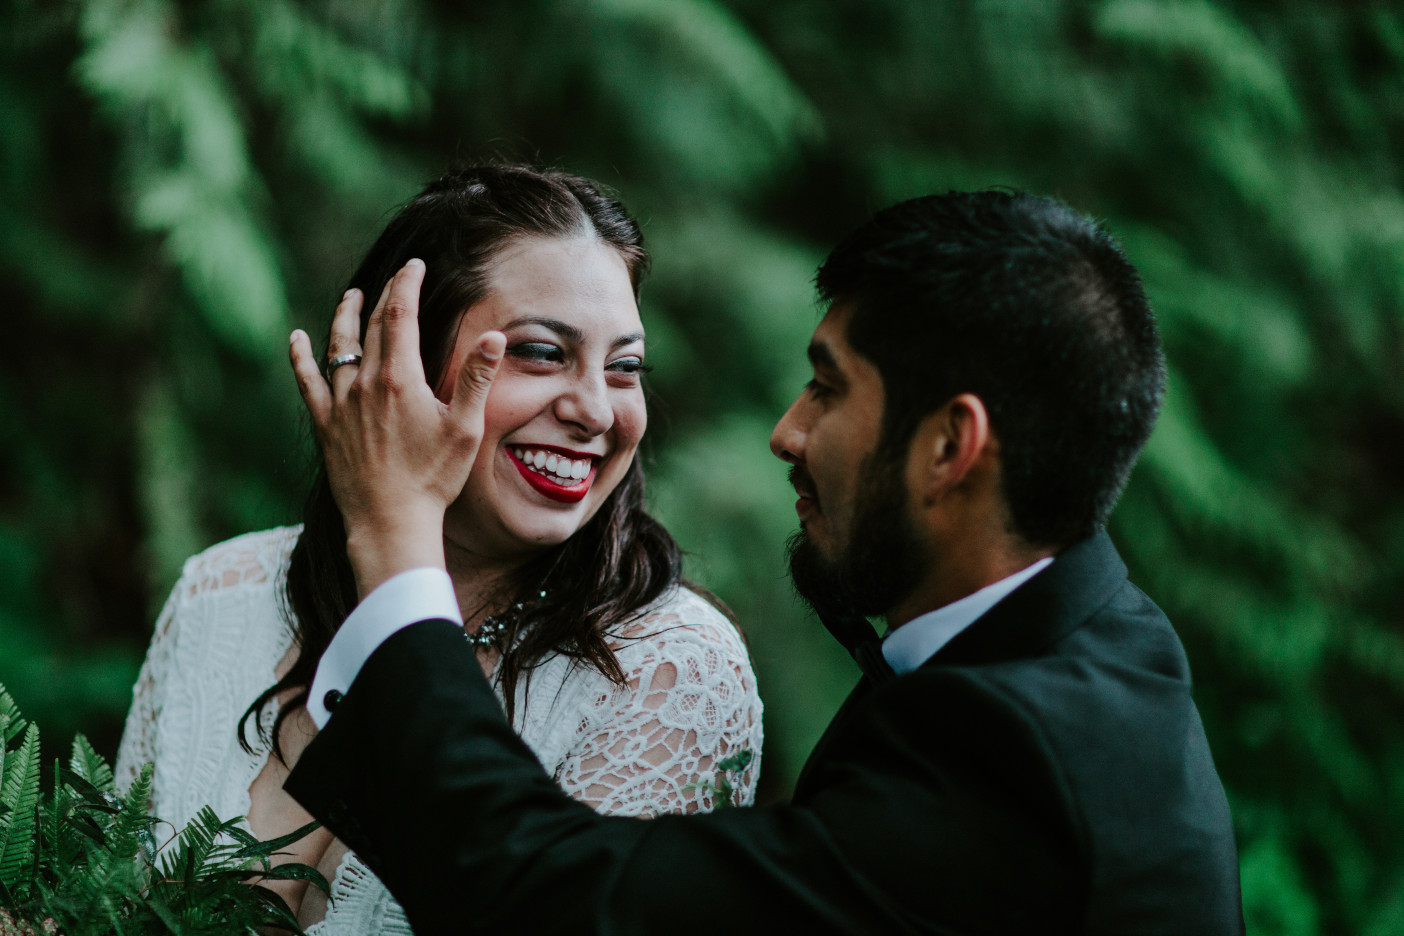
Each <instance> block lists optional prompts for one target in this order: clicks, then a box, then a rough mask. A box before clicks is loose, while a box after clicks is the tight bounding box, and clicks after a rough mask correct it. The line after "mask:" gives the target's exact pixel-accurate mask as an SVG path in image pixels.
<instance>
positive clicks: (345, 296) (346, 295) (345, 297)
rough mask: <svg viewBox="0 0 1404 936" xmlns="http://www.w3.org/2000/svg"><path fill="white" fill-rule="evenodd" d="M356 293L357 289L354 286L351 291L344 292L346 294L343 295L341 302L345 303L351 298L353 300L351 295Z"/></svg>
mask: <svg viewBox="0 0 1404 936" xmlns="http://www.w3.org/2000/svg"><path fill="white" fill-rule="evenodd" d="M355 291H356V287H354V286H353V287H351V288H350V289H348V290H346V292H344V293H342V294H341V301H342V302H345V301H346V300H347V299H350V298H351V294H352V293H354V292H355Z"/></svg>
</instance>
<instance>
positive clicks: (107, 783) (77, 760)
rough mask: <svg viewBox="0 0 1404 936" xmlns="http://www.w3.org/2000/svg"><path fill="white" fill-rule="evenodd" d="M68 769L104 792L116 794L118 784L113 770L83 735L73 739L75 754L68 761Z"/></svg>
mask: <svg viewBox="0 0 1404 936" xmlns="http://www.w3.org/2000/svg"><path fill="white" fill-rule="evenodd" d="M68 767H69V769H70V770H72V771H73V772H74V773H75V774H77V775H78V776H80V777H82V778H83V779H84V780H86V781H88V782H89V783H91V784H92V785H93V786H95V787H97V788H98V789H99V790H101V791H102V792H104V793H114V792H116V789H117V782H116V781H115V780H114V779H113V777H112V768H111V767H109V766H108V765H107V761H105V760H103V758H102V755H101V754H99V753H98V752H97V751H95V750H93V746H92V744H90V743H89V742H88V739H87V738H85V737H83V735H81V734H79V735H75V736H74V737H73V754H72V756H71V757H70V758H69V760H68Z"/></svg>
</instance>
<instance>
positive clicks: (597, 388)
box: [556, 376, 614, 436]
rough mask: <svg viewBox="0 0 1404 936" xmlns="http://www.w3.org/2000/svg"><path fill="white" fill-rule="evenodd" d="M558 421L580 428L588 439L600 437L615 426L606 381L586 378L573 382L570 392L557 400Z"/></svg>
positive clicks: (600, 378)
mask: <svg viewBox="0 0 1404 936" xmlns="http://www.w3.org/2000/svg"><path fill="white" fill-rule="evenodd" d="M556 417H557V418H558V419H560V420H561V421H562V422H566V423H571V424H572V425H576V426H579V427H580V428H581V429H582V430H583V431H584V433H585V434H586V435H589V436H597V435H600V434H602V433H605V432H608V431H609V429H610V427H611V426H613V425H614V408H613V407H612V406H610V404H609V393H608V388H607V387H606V386H605V383H604V377H603V376H600V377H599V378H598V379H594V378H590V377H584V376H582V377H581V378H580V379H578V380H575V381H573V382H572V384H571V387H570V390H569V391H568V392H566V393H563V394H562V395H561V396H559V397H557V398H556Z"/></svg>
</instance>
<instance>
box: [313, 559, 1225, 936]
mask: <svg viewBox="0 0 1404 936" xmlns="http://www.w3.org/2000/svg"><path fill="white" fill-rule="evenodd" d="M287 789H288V790H289V791H290V792H291V793H292V795H293V796H294V797H296V798H297V800H298V801H299V802H301V803H302V804H303V805H304V806H306V807H307V809H308V810H310V811H311V812H312V814H313V815H315V816H317V817H318V818H320V819H321V820H323V821H324V822H325V823H326V824H327V826H329V827H330V828H331V829H332V830H333V831H335V832H336V833H337V834H338V835H339V836H340V837H341V838H342V839H343V840H344V841H345V842H346V843H347V845H348V846H350V847H351V848H352V849H353V850H355V851H356V852H357V853H359V854H360V855H361V856H362V857H363V858H364V859H365V860H366V862H367V863H368V864H369V865H370V866H371V867H372V868H373V869H374V870H375V872H376V873H377V874H378V875H379V876H380V877H381V879H382V880H383V881H384V882H385V884H386V886H387V887H388V888H389V890H390V892H391V893H392V894H393V895H394V896H395V897H396V899H398V900H399V901H400V903H401V904H402V905H403V906H404V908H405V912H406V914H407V915H408V917H409V920H410V923H411V925H412V926H413V927H414V929H415V932H416V933H418V934H420V936H429V934H434V933H464V932H513V933H533V934H535V933H558V932H559V933H567V932H568V933H571V934H581V933H608V934H644V933H670V934H692V933H696V934H708V936H714V934H716V933H734V934H743V933H774V932H797V933H807V934H809V933H883V934H897V933H940V934H955V933H1040V934H1042V933H1099V934H1100V933H1106V934H1143V933H1145V934H1150V933H1156V934H1196V936H1216V934H1237V933H1242V931H1243V921H1242V911H1241V903H1240V897H1239V888H1238V863H1237V855H1236V851H1235V847H1234V839H1233V831H1232V827H1231V823H1230V818H1229V812H1228V805H1227V803H1226V801H1225V798H1224V792H1223V787H1222V785H1221V784H1220V782H1219V778H1218V776H1217V774H1216V773H1215V770H1214V764H1213V761H1212V759H1211V757H1210V754H1209V746H1208V744H1207V742H1206V741H1205V737H1204V732H1203V729H1202V727H1201V725H1200V720H1199V715H1198V712H1197V711H1196V709H1195V707H1194V703H1193V701H1192V700H1191V698H1190V682H1189V672H1188V668H1187V665H1186V662H1185V657H1184V652H1183V650H1182V649H1181V647H1180V643H1179V641H1178V640H1177V639H1176V637H1175V634H1174V632H1173V630H1172V629H1171V627H1170V624H1169V622H1168V621H1167V620H1166V619H1165V616H1164V615H1163V614H1162V613H1161V612H1160V610H1159V609H1158V608H1156V606H1155V605H1154V604H1153V603H1152V602H1151V601H1150V599H1148V598H1147V597H1146V596H1145V595H1144V594H1142V593H1141V592H1140V591H1139V590H1138V589H1137V588H1136V587H1135V586H1133V585H1131V584H1130V583H1129V582H1128V581H1127V580H1126V568H1125V566H1124V565H1123V564H1122V562H1121V560H1120V558H1119V557H1118V556H1117V554H1116V551H1115V549H1114V548H1113V546H1112V544H1111V541H1110V540H1109V539H1108V538H1107V537H1106V536H1105V534H1099V535H1098V536H1096V537H1094V538H1092V539H1090V540H1087V541H1085V542H1083V543H1080V544H1078V545H1076V546H1073V547H1071V548H1069V549H1067V550H1065V551H1064V552H1063V553H1062V554H1061V555H1060V556H1059V557H1058V558H1057V559H1056V560H1055V561H1054V562H1053V564H1052V565H1051V566H1049V567H1048V568H1047V569H1045V570H1044V571H1043V572H1041V573H1039V574H1038V575H1036V576H1035V577H1034V578H1032V579H1031V580H1029V581H1028V582H1027V583H1025V584H1024V585H1022V586H1021V587H1020V588H1019V589H1017V590H1016V591H1015V592H1013V593H1012V594H1011V595H1010V596H1009V597H1007V598H1005V599H1004V600H1003V601H1002V602H1000V603H999V604H998V605H996V606H995V607H994V608H993V609H991V610H990V611H989V612H988V613H987V614H986V615H984V616H983V617H982V618H981V619H980V620H979V621H977V622H976V623H975V624H973V625H971V627H970V628H968V629H967V630H966V631H964V632H963V633H962V634H960V635H959V636H958V637H957V638H956V639H955V640H953V641H952V642H951V643H950V644H949V645H947V646H946V647H945V648H943V649H942V650H941V651H940V652H939V653H937V654H936V655H935V656H934V657H933V658H932V659H931V660H930V661H928V662H927V663H926V664H925V665H924V666H922V667H921V668H920V669H918V670H917V671H915V672H913V673H909V674H907V675H904V676H899V677H897V678H895V679H892V680H890V681H888V682H886V683H883V684H881V685H877V686H874V685H871V684H869V683H868V682H867V681H866V680H865V681H863V682H860V683H859V686H858V688H857V689H856V690H855V691H854V694H853V695H852V696H851V697H850V698H849V700H848V702H847V703H845V705H844V707H843V709H842V710H841V711H840V713H839V715H838V716H837V717H836V718H835V720H834V722H833V724H832V725H831V726H830V727H829V729H828V731H827V732H826V734H825V735H824V737H823V738H822V739H821V741H820V743H819V745H818V746H817V747H816V749H815V751H814V753H813V755H812V756H811V758H810V760H809V762H808V764H807V765H806V766H805V769H804V771H803V773H802V775H801V778H800V782H799V785H798V787H797V789H796V792H795V796H794V799H793V801H792V802H791V803H789V804H786V805H779V806H769V807H761V808H754V809H731V810H723V811H720V812H717V813H713V814H711V815H706V816H663V817H659V818H657V819H653V820H638V819H626V818H611V817H604V816H599V815H597V814H595V813H594V812H592V811H591V810H590V809H588V808H587V807H585V806H583V805H581V804H579V803H576V802H574V801H572V800H571V799H569V798H568V797H566V796H565V795H564V794H562V793H561V792H560V791H559V790H558V789H557V787H556V786H555V784H554V783H553V782H552V781H551V778H550V777H549V776H548V775H547V774H546V773H545V772H544V771H543V770H542V768H541V767H540V765H539V764H538V763H537V762H536V760H535V759H534V758H533V756H532V754H531V752H530V751H529V750H528V749H527V748H526V746H525V745H524V744H523V743H522V741H521V740H520V739H519V738H518V737H517V736H516V735H515V734H514V733H513V732H512V730H511V728H510V726H509V725H508V723H507V722H506V720H505V719H504V717H503V715H502V710H501V707H500V705H499V703H498V702H497V699H496V698H495V697H494V696H493V694H492V692H491V690H490V688H489V686H488V684H487V681H486V680H485V679H484V678H483V676H482V672H481V670H480V669H479V666H478V663H477V659H476V657H475V656H474V654H473V651H472V649H471V648H470V647H469V646H468V645H467V644H466V643H465V642H464V640H463V638H462V635H461V632H460V631H459V630H458V629H457V628H456V627H454V626H453V625H452V624H450V623H448V622H444V621H430V622H421V623H419V624H416V625H414V626H412V627H409V628H406V629H405V630H403V631H401V632H400V633H398V634H396V635H395V636H394V637H392V638H390V639H389V640H388V641H386V642H385V644H384V645H382V646H381V647H380V648H379V649H378V650H376V652H375V653H374V654H373V655H372V656H371V658H370V659H369V660H368V661H367V663H366V665H365V667H364V668H363V669H362V671H361V673H360V675H359V676H358V677H357V679H356V681H355V683H354V684H353V685H352V686H351V689H350V690H349V691H348V692H347V694H346V697H345V699H344V700H342V702H341V705H340V707H339V708H338V710H337V712H336V714H335V715H334V716H333V717H332V719H331V720H330V721H329V722H328V724H327V726H326V728H325V729H324V730H323V731H322V732H321V733H320V734H319V736H318V737H317V738H316V739H315V740H314V741H313V742H312V743H311V744H310V745H309V746H308V748H307V749H306V751H305V752H304V753H303V755H302V758H301V760H300V762H299V763H298V764H297V766H296V768H295V769H294V770H293V772H292V775H291V776H290V778H289V779H288V782H287Z"/></svg>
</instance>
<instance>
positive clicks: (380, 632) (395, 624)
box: [307, 567, 463, 729]
mask: <svg viewBox="0 0 1404 936" xmlns="http://www.w3.org/2000/svg"><path fill="white" fill-rule="evenodd" d="M431 618H443V619H444V620H447V621H453V622H454V623H455V624H457V625H459V626H460V627H462V626H463V615H461V614H460V613H459V611H458V598H457V596H455V595H454V593H453V581H452V580H451V579H450V578H449V576H448V573H447V572H445V571H444V570H443V569H438V568H432V567H431V568H425V569H410V570H409V571H408V572H401V573H400V574H399V575H396V576H395V577H394V578H391V579H388V580H386V581H384V582H382V583H381V584H380V586H379V587H378V588H376V589H375V591H373V592H371V593H370V594H369V595H367V596H366V598H365V600H364V601H362V602H361V603H360V604H358V605H356V609H355V610H354V611H352V612H351V614H350V616H348V617H347V618H346V622H345V623H344V624H342V625H341V629H340V630H338V631H337V632H336V635H335V636H333V637H332V641H331V643H330V644H328V645H327V652H326V653H323V654H322V660H321V662H319V663H318V664H317V673H316V675H315V676H313V678H312V689H311V691H309V692H308V694H307V713H308V714H309V715H311V716H312V721H313V722H315V723H316V725H317V727H318V728H319V729H320V728H323V727H325V726H326V724H327V719H328V718H330V717H331V712H330V711H329V710H328V708H327V700H328V697H329V696H330V698H331V699H332V700H333V702H334V701H335V700H336V699H339V698H340V697H341V696H343V695H345V694H346V690H348V689H350V688H351V683H352V682H353V681H355V679H356V674H358V673H359V672H360V671H361V667H362V666H364V665H365V662H366V660H369V659H370V655H371V654H372V653H374V652H375V650H376V648H377V647H379V646H380V645H381V644H383V643H385V641H386V640H388V639H390V636H391V635H392V634H394V633H395V632H396V631H399V630H401V629H403V628H405V627H408V626H409V625H411V624H414V623H415V622H417V621H427V620H429V619H431ZM333 693H335V694H334V695H333Z"/></svg>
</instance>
